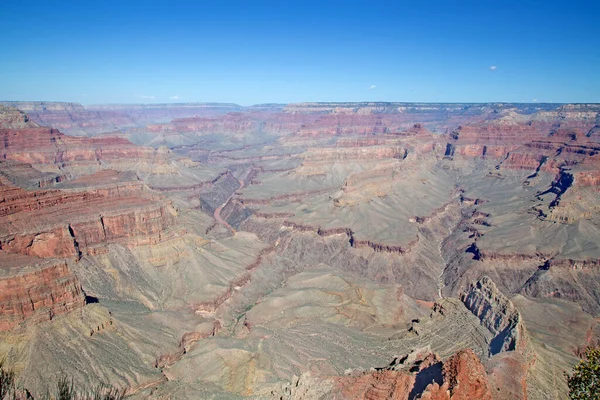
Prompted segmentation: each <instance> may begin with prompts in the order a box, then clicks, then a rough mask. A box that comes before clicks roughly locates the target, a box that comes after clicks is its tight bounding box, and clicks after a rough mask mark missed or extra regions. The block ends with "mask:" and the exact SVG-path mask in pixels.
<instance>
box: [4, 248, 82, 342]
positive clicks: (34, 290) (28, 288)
mask: <svg viewBox="0 0 600 400" xmlns="http://www.w3.org/2000/svg"><path fill="white" fill-rule="evenodd" d="M0 264H1V265H2V268H1V271H0V332H1V331H7V330H10V329H14V328H15V327H16V326H17V325H19V324H22V323H24V322H27V323H35V322H40V321H45V320H52V318H54V316H55V315H60V314H66V313H68V312H71V311H73V310H76V309H78V308H81V307H83V306H84V305H85V295H84V293H83V291H82V289H81V285H80V283H79V281H78V280H77V278H76V277H75V275H74V274H73V273H72V272H71V271H70V269H69V267H68V266H67V264H66V263H65V262H64V261H59V260H48V261H45V260H41V259H39V258H35V257H25V256H20V255H13V254H6V253H5V252H4V251H0Z"/></svg>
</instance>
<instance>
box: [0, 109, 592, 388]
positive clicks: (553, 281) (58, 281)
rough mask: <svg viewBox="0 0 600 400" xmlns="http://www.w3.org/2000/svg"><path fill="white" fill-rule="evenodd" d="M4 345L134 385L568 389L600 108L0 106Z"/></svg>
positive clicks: (583, 306)
mask: <svg viewBox="0 0 600 400" xmlns="http://www.w3.org/2000/svg"><path fill="white" fill-rule="evenodd" d="M0 139H1V140H0V359H3V360H5V365H6V366H8V367H10V368H13V369H14V370H15V372H16V376H17V377H18V384H19V385H20V386H21V387H24V388H27V389H28V390H29V391H30V392H31V393H32V394H33V395H34V396H40V395H43V394H44V393H46V391H47V390H48V389H52V385H53V382H55V381H56V380H58V378H60V377H61V376H64V375H67V376H69V377H72V378H73V379H74V381H75V382H77V383H78V385H80V386H81V387H89V386H92V385H97V384H98V383H101V382H103V383H108V384H111V385H113V386H116V387H120V388H125V389H126V390H127V395H128V396H129V397H130V398H132V399H163V398H177V399H197V398H254V399H259V398H260V399H315V398H323V399H325V398H327V399H329V398H331V399H362V398H368V399H390V398H391V399H417V398H422V399H472V398H481V399H549V398H555V399H562V398H565V397H566V395H567V390H568V388H567V384H566V379H565V378H564V375H563V372H565V371H570V369H571V368H572V366H573V365H574V364H575V362H576V361H577V360H578V357H579V356H580V355H581V354H582V352H583V351H584V350H585V348H586V347H587V346H590V345H596V344H598V343H599V342H600V336H599V332H600V329H599V327H598V323H597V321H598V317H599V316H600V296H599V295H598V293H600V284H599V282H600V279H599V278H600V248H599V243H600V229H599V227H600V186H599V185H600V105H598V104H507V103H493V104H492V103H490V104H440V103H438V104H426V103H301V104H285V105H284V104H267V105H258V106H252V107H241V106H238V105H235V104H214V103H202V104H200V103H193V104H172V105H160V104H158V105H97V106H86V107H84V106H82V105H79V104H74V103H49V102H45V103H40V102H26V103H24V102H4V103H2V105H1V106H0Z"/></svg>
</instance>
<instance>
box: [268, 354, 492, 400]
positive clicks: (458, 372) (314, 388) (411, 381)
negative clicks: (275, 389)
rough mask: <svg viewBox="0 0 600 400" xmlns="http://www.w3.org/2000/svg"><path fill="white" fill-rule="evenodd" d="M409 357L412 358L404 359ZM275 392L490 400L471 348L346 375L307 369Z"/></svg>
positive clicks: (295, 397)
mask: <svg viewBox="0 0 600 400" xmlns="http://www.w3.org/2000/svg"><path fill="white" fill-rule="evenodd" d="M407 358H412V359H410V360H409V359H407ZM282 392H283V393H282V394H279V393H277V394H276V396H278V398H280V399H283V400H309V399H313V398H322V399H325V398H328V399H336V400H337V399H339V400H341V399H347V400H359V399H370V400H389V399H393V400H411V399H417V398H419V399H427V400H468V399H469V400H470V399H484V400H492V398H493V397H492V392H491V390H490V384H489V379H488V376H487V375H486V372H485V368H484V366H483V364H482V363H481V361H480V360H479V358H478V357H477V355H476V354H475V353H474V352H473V351H472V350H470V349H465V350H461V351H459V352H457V353H456V354H454V355H453V356H451V357H450V358H448V360H446V361H443V362H442V361H441V360H440V359H439V357H437V356H436V355H435V354H432V353H430V352H423V351H421V352H418V353H417V354H416V357H415V354H414V353H413V354H409V355H407V356H406V357H403V358H401V359H399V358H397V359H396V360H395V361H394V362H392V364H391V365H390V366H389V367H386V368H382V369H380V370H378V371H374V372H366V373H365V372H363V373H360V372H350V373H349V374H348V375H346V376H341V377H333V378H321V379H319V378H316V377H314V376H312V375H311V374H310V373H308V374H304V375H302V376H301V377H300V378H296V379H294V381H293V382H292V384H291V385H288V386H286V387H284V389H283V390H282Z"/></svg>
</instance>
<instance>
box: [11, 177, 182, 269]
mask: <svg viewBox="0 0 600 400" xmlns="http://www.w3.org/2000/svg"><path fill="white" fill-rule="evenodd" d="M99 175H109V174H108V173H107V172H102V173H100V174H99ZM94 178H95V179H94ZM94 180H95V181H96V182H98V180H100V181H101V180H102V179H100V177H99V176H93V177H92V178H91V181H94ZM144 190H145V189H144V187H143V185H142V184H141V182H130V183H124V184H118V183H117V184H112V185H102V186H100V187H96V188H93V189H89V190H88V191H83V190H68V191H67V190H48V191H26V190H23V189H20V188H16V187H14V186H12V185H10V184H8V182H6V181H5V180H2V179H0V249H2V250H4V251H6V252H11V253H19V254H24V255H34V256H38V257H71V256H77V255H79V253H80V252H81V253H89V252H93V251H94V250H93V249H92V248H93V247H94V246H98V245H102V244H105V243H110V242H120V243H123V244H126V245H143V244H150V243H157V242H159V241H161V240H163V239H165V238H167V237H168V230H169V229H170V228H171V227H172V226H173V225H174V224H175V215H176V214H175V210H174V209H173V208H172V207H171V205H170V204H169V203H168V202H165V201H164V200H163V201H161V200H159V199H154V198H153V197H151V196H149V195H148V194H146V193H145V192H144ZM32 217H33V218H32Z"/></svg>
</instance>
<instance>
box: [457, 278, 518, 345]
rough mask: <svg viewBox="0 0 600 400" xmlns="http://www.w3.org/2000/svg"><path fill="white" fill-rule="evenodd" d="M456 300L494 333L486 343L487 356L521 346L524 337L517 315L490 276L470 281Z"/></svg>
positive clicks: (516, 311) (513, 307)
mask: <svg viewBox="0 0 600 400" xmlns="http://www.w3.org/2000/svg"><path fill="white" fill-rule="evenodd" d="M460 299H461V301H462V302H463V303H464V304H465V306H466V307H467V308H468V309H469V310H471V312H472V313H473V314H475V315H476V316H477V317H478V318H479V319H480V320H481V324H482V325H483V326H485V327H486V328H487V329H489V331H490V332H492V334H494V335H495V336H494V338H493V339H492V341H491V343H490V347H489V351H490V355H494V354H497V353H500V352H503V351H512V350H522V349H523V346H524V344H525V340H526V338H525V328H524V326H523V322H522V318H521V315H520V314H519V311H518V310H517V309H516V308H515V306H514V305H513V304H512V302H511V301H510V300H509V299H508V298H506V296H504V294H502V292H500V291H499V290H498V288H497V287H496V285H495V284H494V282H492V280H491V279H490V278H488V277H483V278H481V279H480V280H479V281H477V282H475V283H472V284H471V285H470V286H469V287H468V288H467V289H466V290H465V291H464V292H463V293H461V295H460Z"/></svg>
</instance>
